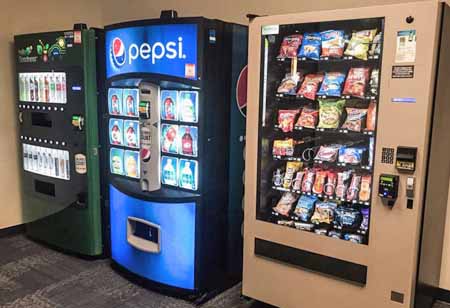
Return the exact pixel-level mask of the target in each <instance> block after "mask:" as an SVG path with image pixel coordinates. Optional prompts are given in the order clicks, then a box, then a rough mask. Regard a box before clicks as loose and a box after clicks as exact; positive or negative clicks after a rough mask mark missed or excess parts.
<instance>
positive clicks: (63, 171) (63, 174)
mask: <svg viewBox="0 0 450 308" xmlns="http://www.w3.org/2000/svg"><path fill="white" fill-rule="evenodd" d="M58 161H59V174H60V177H61V178H63V179H65V178H66V166H65V159H64V152H63V151H61V150H58Z"/></svg>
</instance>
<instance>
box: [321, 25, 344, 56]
mask: <svg viewBox="0 0 450 308" xmlns="http://www.w3.org/2000/svg"><path fill="white" fill-rule="evenodd" d="M320 37H321V40H322V57H330V58H341V57H342V55H343V53H344V45H345V37H344V31H341V30H328V31H323V32H321V33H320Z"/></svg>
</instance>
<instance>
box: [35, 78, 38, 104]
mask: <svg viewBox="0 0 450 308" xmlns="http://www.w3.org/2000/svg"><path fill="white" fill-rule="evenodd" d="M34 100H35V101H36V102H39V82H38V78H37V76H36V75H34Z"/></svg>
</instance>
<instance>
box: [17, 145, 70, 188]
mask: <svg viewBox="0 0 450 308" xmlns="http://www.w3.org/2000/svg"><path fill="white" fill-rule="evenodd" d="M22 151H23V168H24V170H25V171H28V172H33V173H36V174H40V175H45V176H49V177H53V178H58V179H63V180H70V161H69V152H68V151H65V150H59V149H52V148H47V147H41V146H35V145H31V144H26V143H24V144H22Z"/></svg>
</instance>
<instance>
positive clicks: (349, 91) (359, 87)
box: [342, 67, 369, 98]
mask: <svg viewBox="0 0 450 308" xmlns="http://www.w3.org/2000/svg"><path fill="white" fill-rule="evenodd" d="M368 81H369V68H367V67H352V68H351V69H350V70H349V72H348V75H347V79H346V80H345V84H344V91H343V92H342V94H344V95H351V96H355V97H360V98H364V96H365V94H366V86H367V83H368Z"/></svg>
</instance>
